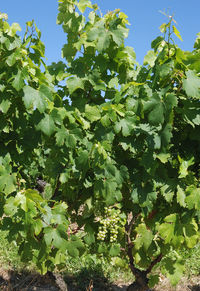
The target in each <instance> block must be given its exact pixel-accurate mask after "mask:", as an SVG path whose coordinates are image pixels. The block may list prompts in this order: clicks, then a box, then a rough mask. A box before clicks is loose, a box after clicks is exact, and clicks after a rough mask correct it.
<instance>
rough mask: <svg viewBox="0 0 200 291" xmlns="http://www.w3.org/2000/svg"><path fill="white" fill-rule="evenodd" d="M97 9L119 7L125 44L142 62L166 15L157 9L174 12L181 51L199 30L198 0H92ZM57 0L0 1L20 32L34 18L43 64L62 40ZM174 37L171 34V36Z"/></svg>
mask: <svg viewBox="0 0 200 291" xmlns="http://www.w3.org/2000/svg"><path fill="white" fill-rule="evenodd" d="M92 2H93V3H97V4H98V5H99V6H100V8H101V11H102V12H103V13H106V12H107V11H110V10H114V9H116V8H120V9H121V10H122V11H123V12H124V13H126V14H127V15H128V17H129V22H130V23H131V26H130V27H129V28H130V33H129V37H128V39H127V40H126V44H127V45H129V46H132V47H133V48H134V49H135V52H136V56H137V60H138V61H139V62H140V63H142V61H143V58H144V56H145V54H146V52H147V51H148V50H149V49H150V45H151V41H152V40H153V39H154V38H156V37H157V36H158V35H159V26H160V25H161V24H162V23H163V22H166V21H167V18H166V17H165V16H164V15H162V14H161V13H160V12H159V11H160V10H161V11H164V10H166V11H167V10H168V11H169V12H170V14H174V18H175V20H176V21H177V23H178V25H177V28H178V29H179V31H180V33H181V36H182V38H183V42H181V41H179V40H178V39H177V40H176V43H177V44H178V45H179V46H180V47H181V48H182V49H184V50H192V48H193V44H194V41H195V38H196V34H197V33H198V32H200V16H199V11H200V1H199V0H189V1H188V0H187V1H186V0H151V1H149V0H96V1H93V0H92ZM57 7H58V3H57V0H34V1H33V0H32V1H27V0H17V1H16V0H4V1H3V0H2V1H1V4H0V11H1V12H5V13H7V14H8V17H9V18H8V21H9V23H12V22H18V23H19V24H20V26H21V27H22V30H23V32H24V30H25V23H26V21H30V20H32V19H34V20H35V21H36V24H37V26H38V28H39V29H40V30H41V31H42V40H43V41H44V43H45V46H46V57H47V63H48V64H50V63H51V62H53V61H59V60H60V59H61V48H62V46H63V44H64V43H65V42H66V35H65V34H64V33H63V32H62V27H61V26H58V25H56V17H57ZM174 38H175V37H174Z"/></svg>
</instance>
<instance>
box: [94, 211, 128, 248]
mask: <svg viewBox="0 0 200 291" xmlns="http://www.w3.org/2000/svg"><path fill="white" fill-rule="evenodd" d="M104 210H105V217H104V218H103V217H101V220H100V224H101V226H100V227H99V232H98V235H97V239H99V240H102V241H104V240H105V239H106V238H108V237H109V238H110V242H111V243H112V242H115V241H116V240H117V236H118V232H119V228H120V227H121V226H122V225H124V219H123V217H122V215H121V211H120V209H116V208H113V207H105V208H104Z"/></svg>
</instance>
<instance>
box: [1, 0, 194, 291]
mask: <svg viewBox="0 0 200 291" xmlns="http://www.w3.org/2000/svg"><path fill="white" fill-rule="evenodd" d="M78 11H79V12H78ZM84 15H85V16H84ZM5 17H6V16H5V14H1V17H0V57H1V65H0V119H1V126H0V130H1V139H0V141H1V156H0V182H1V183H0V191H1V192H0V193H1V206H2V207H1V214H2V223H1V227H2V228H3V229H6V230H8V231H9V239H10V240H11V241H13V240H14V241H16V243H17V244H18V245H19V251H20V253H21V257H22V259H24V260H28V261H29V260H30V261H33V262H35V263H36V264H37V266H38V267H39V268H40V270H41V272H42V273H45V272H46V271H47V270H53V269H54V268H55V266H57V267H59V266H62V265H63V264H64V263H65V261H66V256H68V255H71V256H73V257H78V256H79V255H81V254H83V253H84V251H85V249H86V248H87V247H89V248H90V251H91V252H94V253H99V254H103V255H105V256H111V257H113V258H115V260H116V264H117V262H118V263H119V264H120V257H121V253H124V252H125V253H126V254H127V255H128V258H129V263H130V268H131V270H132V273H133V274H134V275H135V277H136V281H137V282H138V283H139V284H140V285H141V286H142V285H143V286H142V287H141V288H147V287H146V286H147V284H148V279H147V276H148V275H149V274H150V273H151V270H152V268H153V267H154V266H155V265H156V264H157V263H158V262H159V261H161V260H162V267H163V272H164V273H166V274H167V275H168V276H169V278H170V280H171V282H172V283H173V284H176V283H177V280H178V279H179V278H180V277H181V274H182V272H183V262H182V257H181V256H180V255H179V254H178V252H179V249H180V248H181V247H182V246H184V247H186V248H193V247H194V246H195V245H196V244H197V242H198V239H199V210H200V188H199V187H200V186H199V179H200V177H199V174H200V172H199V162H200V160H199V159H200V158H199V150H200V143H199V141H200V140H199V136H200V135H199V133H200V127H199V125H200V106H199V98H200V79H199V72H200V67H199V57H200V46H199V36H198V37H197V39H196V41H195V44H194V50H193V51H192V52H188V51H187V52H185V51H182V50H181V49H180V48H178V47H177V46H176V45H175V44H174V41H173V39H172V35H173V33H174V34H175V35H176V36H177V37H178V38H181V37H180V34H179V32H178V30H177V28H176V27H175V26H174V25H172V22H173V18H172V17H171V18H170V20H169V23H167V24H164V25H162V26H161V32H163V33H164V36H163V37H162V36H159V37H158V38H156V39H155V40H154V41H153V42H152V50H151V51H149V52H148V53H147V55H146V57H145V59H144V63H143V65H142V66H140V65H139V64H138V63H137V62H136V59H135V53H134V50H133V49H132V48H131V47H127V46H125V45H124V39H125V38H126V37H127V35H128V28H127V25H128V20H127V16H126V15H125V14H124V13H123V12H121V11H120V10H119V9H117V10H114V11H112V12H108V13H107V14H106V15H104V16H102V15H101V12H100V11H99V8H98V7H97V5H96V4H95V5H93V4H92V3H91V2H90V1H89V0H80V1H76V0H72V1H69V0H59V13H58V19H57V22H58V24H60V25H62V27H63V30H64V32H65V33H67V44H65V45H64V47H63V49H62V55H63V58H64V59H65V62H64V61H63V62H59V63H53V64H52V65H51V66H49V67H47V66H46V65H45V63H44V61H43V57H44V52H45V48H44V44H43V43H42V42H41V40H40V37H41V32H40V31H39V30H38V28H37V27H36V25H35V24H34V22H28V23H27V31H26V33H25V36H24V39H23V40H21V39H20V38H19V36H18V35H17V34H16V32H17V30H20V27H19V25H18V24H16V23H14V24H12V25H11V26H10V25H9V24H8V22H7V21H6V19H5ZM41 68H42V69H41ZM64 80H65V82H66V83H65V85H63V82H61V81H64ZM38 179H39V180H43V181H44V189H42V190H41V189H39V188H38V186H37V181H38ZM38 190H39V191H38ZM108 210H109V211H110V212H109V211H108ZM106 221H109V223H107V222H106ZM105 222H106V223H105ZM102 224H103V225H104V228H103V232H102V228H101V227H102ZM113 227H114V230H115V231H113ZM170 250H174V251H175V252H174V254H176V255H175V256H173V257H169V256H168V257H166V255H167V254H168V252H169V251H170ZM156 280H157V279H156ZM156 280H155V278H153V279H152V278H150V282H151V284H153V283H155V282H156ZM152 282H153V283H152ZM143 290H145V289H143Z"/></svg>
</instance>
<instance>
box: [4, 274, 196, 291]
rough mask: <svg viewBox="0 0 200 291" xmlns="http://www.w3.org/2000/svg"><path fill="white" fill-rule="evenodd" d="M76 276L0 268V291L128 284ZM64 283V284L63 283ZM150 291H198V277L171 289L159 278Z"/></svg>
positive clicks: (110, 288)
mask: <svg viewBox="0 0 200 291" xmlns="http://www.w3.org/2000/svg"><path fill="white" fill-rule="evenodd" d="M81 279H82V282H80V278H77V277H76V276H74V277H70V276H65V281H64V280H63V277H62V276H61V275H59V276H54V275H53V274H52V273H47V274H46V275H45V276H41V275H38V274H37V273H28V272H22V273H17V272H14V271H12V270H4V269H3V268H0V290H2V291H59V290H61V291H82V290H84V291H126V288H127V287H128V285H129V284H124V283H123V282H120V281H118V282H116V283H115V284H110V283H109V282H108V280H107V279H106V278H98V277H96V278H94V279H91V278H90V279H88V278H83V277H81ZM65 282H66V283H65ZM152 291H200V276H198V277H191V278H183V279H182V280H181V281H180V283H179V284H178V286H176V287H171V286H170V283H169V281H168V279H166V278H164V277H161V280H160V283H159V284H158V285H157V286H156V287H155V288H154V289H153V290H152Z"/></svg>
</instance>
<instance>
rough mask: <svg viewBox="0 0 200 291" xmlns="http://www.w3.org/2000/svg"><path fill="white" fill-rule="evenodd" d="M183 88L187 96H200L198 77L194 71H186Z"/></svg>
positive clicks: (199, 80)
mask: <svg viewBox="0 0 200 291" xmlns="http://www.w3.org/2000/svg"><path fill="white" fill-rule="evenodd" d="M183 89H184V90H185V92H186V94H187V95H188V97H193V98H198V99H199V98H200V78H199V77H198V76H197V75H196V74H195V72H194V71H191V70H188V71H187V72H186V79H183Z"/></svg>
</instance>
